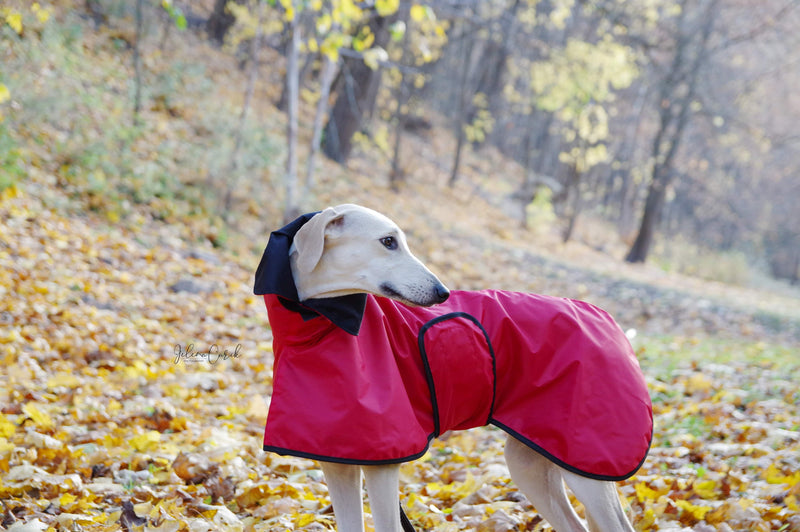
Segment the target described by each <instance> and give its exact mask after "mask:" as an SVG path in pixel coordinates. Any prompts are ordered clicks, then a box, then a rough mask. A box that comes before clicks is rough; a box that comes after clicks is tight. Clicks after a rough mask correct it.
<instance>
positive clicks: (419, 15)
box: [409, 4, 427, 22]
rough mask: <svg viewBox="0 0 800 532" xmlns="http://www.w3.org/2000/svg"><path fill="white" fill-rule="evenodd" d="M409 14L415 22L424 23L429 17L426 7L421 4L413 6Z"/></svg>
mask: <svg viewBox="0 0 800 532" xmlns="http://www.w3.org/2000/svg"><path fill="white" fill-rule="evenodd" d="M409 14H410V15H411V20H413V21H414V22H422V21H423V20H425V17H426V16H427V12H426V9H425V7H424V6H421V5H419V4H414V5H413V6H411V12H410V13H409Z"/></svg>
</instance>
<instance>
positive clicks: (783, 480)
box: [764, 464, 800, 487]
mask: <svg viewBox="0 0 800 532" xmlns="http://www.w3.org/2000/svg"><path fill="white" fill-rule="evenodd" d="M764 479H765V480H766V481H767V482H768V483H770V484H787V485H788V486H789V487H792V486H794V485H796V484H797V483H798V482H800V471H795V472H794V473H792V474H791V475H784V474H783V472H782V471H781V470H780V469H778V467H777V466H776V465H775V464H770V465H769V467H768V468H767V470H766V471H764Z"/></svg>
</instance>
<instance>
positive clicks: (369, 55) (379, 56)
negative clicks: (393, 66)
mask: <svg viewBox="0 0 800 532" xmlns="http://www.w3.org/2000/svg"><path fill="white" fill-rule="evenodd" d="M363 55H364V64H365V65H367V66H368V67H369V68H371V69H372V70H377V69H378V66H380V62H381V61H388V60H389V54H387V53H386V50H384V49H383V48H381V47H379V46H376V47H375V48H370V49H369V50H367V51H366V52H364V54H363Z"/></svg>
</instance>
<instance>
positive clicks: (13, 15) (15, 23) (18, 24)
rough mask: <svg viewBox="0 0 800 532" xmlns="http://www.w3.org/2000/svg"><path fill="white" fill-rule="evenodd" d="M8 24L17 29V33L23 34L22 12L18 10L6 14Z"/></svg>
mask: <svg viewBox="0 0 800 532" xmlns="http://www.w3.org/2000/svg"><path fill="white" fill-rule="evenodd" d="M6 24H8V25H9V26H10V27H11V29H12V30H14V31H16V32H17V35H22V13H20V12H18V11H11V12H9V13H8V14H7V15H6Z"/></svg>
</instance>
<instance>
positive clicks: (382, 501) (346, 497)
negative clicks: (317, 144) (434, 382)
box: [289, 204, 633, 532]
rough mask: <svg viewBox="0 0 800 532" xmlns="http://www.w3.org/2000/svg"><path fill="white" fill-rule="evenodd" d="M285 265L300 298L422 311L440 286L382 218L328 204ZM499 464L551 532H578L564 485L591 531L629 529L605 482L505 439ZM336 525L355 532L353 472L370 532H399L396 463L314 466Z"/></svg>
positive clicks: (357, 504)
mask: <svg viewBox="0 0 800 532" xmlns="http://www.w3.org/2000/svg"><path fill="white" fill-rule="evenodd" d="M289 253H290V264H291V268H292V275H293V277H294V281H295V284H296V285H297V291H298V295H299V297H300V300H301V301H302V300H305V299H309V298H320V297H334V296H340V295H346V294H353V293H364V292H366V293H371V294H375V295H379V296H386V297H390V298H392V299H396V300H398V301H401V302H403V303H406V304H411V305H420V306H430V305H434V304H436V303H440V302H442V301H444V300H445V299H447V295H448V294H449V292H447V289H446V288H445V287H444V285H443V284H442V283H441V281H439V279H438V278H437V277H436V276H435V275H434V274H433V273H431V271H430V270H428V268H426V267H425V266H424V265H423V264H422V262H420V261H419V260H418V259H417V258H416V257H414V255H413V254H412V253H411V251H410V250H409V249H408V244H407V243H406V237H405V234H404V233H403V231H402V230H401V229H400V228H399V227H398V226H397V225H396V224H395V223H394V222H392V221H391V220H390V219H388V218H387V217H386V216H384V215H382V214H380V213H378V212H376V211H373V210H371V209H367V208H365V207H361V206H358V205H351V204H346V205H339V206H337V207H329V208H327V209H325V210H324V211H322V212H321V213H319V214H317V215H316V216H314V218H312V219H311V220H310V221H309V222H307V223H306V224H305V225H304V226H303V227H302V228H300V230H299V231H298V232H297V234H296V235H295V237H294V243H293V244H292V247H291V249H290V252H289ZM505 458H506V463H507V464H508V469H509V472H510V474H511V478H512V479H513V480H514V482H516V484H517V485H518V486H519V488H520V490H521V491H522V492H523V493H524V494H525V495H526V496H527V497H528V499H529V500H530V501H531V503H533V505H534V507H535V508H536V510H537V511H538V512H539V513H540V514H541V515H542V516H543V517H544V518H545V519H546V520H547V521H548V522H549V523H550V524H551V525H552V526H553V527H555V529H556V530H558V531H559V532H568V531H574V530H584V531H585V530H586V528H585V526H584V524H583V522H582V521H581V519H580V518H579V517H578V515H577V514H576V513H575V511H574V509H573V508H572V505H570V503H569V499H568V497H567V493H566V491H565V487H564V482H565V481H566V483H567V484H568V485H569V487H570V488H571V489H572V491H573V493H574V494H575V496H576V497H577V498H578V500H580V501H581V502H582V503H583V505H584V507H585V509H586V516H587V520H588V524H589V528H590V530H592V531H595V530H597V531H605V532H611V531H617V530H624V531H632V530H633V528H632V527H631V525H630V523H629V521H628V520H627V518H626V517H625V512H624V511H623V509H622V506H621V504H620V501H619V496H618V494H617V491H616V487H615V485H614V484H613V483H612V482H605V481H600V480H593V479H590V478H586V477H582V476H579V475H576V474H574V473H571V472H569V471H566V470H565V469H562V468H561V467H559V466H557V465H556V464H554V463H553V462H551V461H550V460H548V459H547V458H545V457H544V456H542V455H541V454H539V453H537V452H536V451H534V450H532V449H530V448H529V447H527V446H526V445H524V444H522V443H521V442H519V441H518V440H516V439H514V438H513V437H510V436H509V437H508V440H507V442H506V449H505ZM322 470H323V472H324V473H325V479H326V481H327V483H328V489H329V491H330V495H331V500H332V502H333V509H334V515H335V516H336V522H337V527H338V529H339V531H341V532H362V531H363V530H364V519H363V513H362V493H361V473H362V471H363V473H364V478H365V479H366V485H367V492H368V494H369V498H370V507H371V510H372V518H373V521H374V524H375V530H376V532H400V531H401V524H400V504H399V476H400V467H399V465H380V466H357V465H348V464H336V463H328V462H325V463H322Z"/></svg>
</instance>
